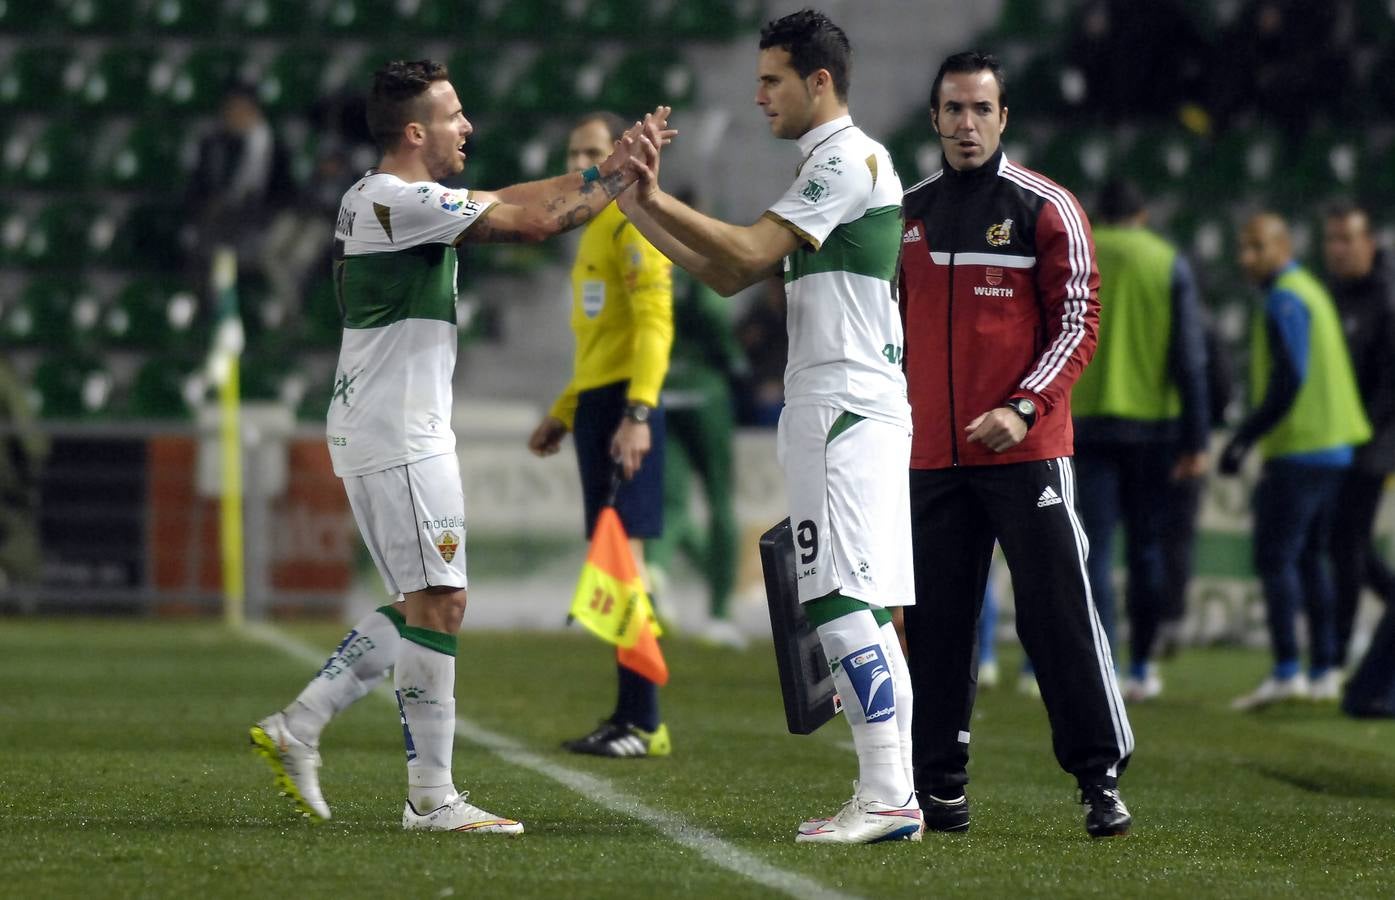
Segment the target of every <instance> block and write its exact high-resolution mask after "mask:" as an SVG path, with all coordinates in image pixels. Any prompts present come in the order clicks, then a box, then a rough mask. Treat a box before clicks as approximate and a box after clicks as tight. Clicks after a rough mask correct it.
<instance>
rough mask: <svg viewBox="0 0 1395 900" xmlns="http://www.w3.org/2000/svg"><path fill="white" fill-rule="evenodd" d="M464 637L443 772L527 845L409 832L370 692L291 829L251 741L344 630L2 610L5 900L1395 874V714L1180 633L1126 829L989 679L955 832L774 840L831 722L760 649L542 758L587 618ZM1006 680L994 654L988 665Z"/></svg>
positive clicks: (579, 718) (1187, 891) (677, 669)
mask: <svg viewBox="0 0 1395 900" xmlns="http://www.w3.org/2000/svg"><path fill="white" fill-rule="evenodd" d="M466 628H467V630H466V631H465V632H464V633H463V634H462V635H461V640H460V657H459V661H460V665H459V672H460V682H459V687H458V697H459V709H458V713H459V714H460V716H461V719H462V722H461V726H460V729H459V737H458V739H457V747H456V757H455V773H456V778H457V781H458V783H459V785H460V786H461V787H462V788H464V789H469V790H471V791H473V792H475V793H474V797H473V798H472V799H478V800H479V802H480V803H481V804H482V805H484V806H485V807H486V808H488V809H491V810H494V811H496V812H499V813H501V814H503V815H509V816H514V817H517V818H519V819H521V820H523V822H524V823H525V824H526V826H527V829H528V832H527V834H525V835H523V836H522V837H520V838H516V839H510V838H500V837H493V836H485V835H454V834H405V833H403V832H402V831H401V828H400V819H401V811H402V802H403V796H404V790H403V781H404V779H403V763H402V748H401V740H402V737H401V734H402V733H401V728H400V727H399V725H398V722H397V712H396V709H395V708H394V706H393V705H392V704H390V703H389V702H387V700H386V699H385V698H384V697H382V696H377V695H374V696H370V697H368V698H366V699H365V700H363V701H362V702H360V703H359V704H358V705H357V706H356V707H355V708H354V709H352V710H350V712H349V713H348V714H347V715H345V716H344V717H342V718H341V719H340V720H338V721H337V722H335V723H334V724H333V725H331V726H330V728H329V730H328V731H327V732H326V734H325V739H324V742H323V744H322V746H321V751H322V753H323V755H324V761H325V767H324V770H323V775H322V781H323V785H324V791H325V795H326V797H327V798H328V800H329V803H330V805H331V807H332V808H333V811H334V819H333V820H332V821H331V822H328V823H324V824H318V825H316V824H311V823H309V822H306V821H302V820H300V819H298V818H297V817H296V816H295V814H294V813H293V812H292V809H291V806H290V804H289V803H288V802H287V801H285V800H284V799H282V798H279V797H277V796H276V794H275V791H274V790H273V788H272V786H271V784H272V782H271V775H270V771H269V770H268V769H267V767H266V766H265V765H264V764H263V763H262V762H261V761H260V760H259V759H257V758H256V757H254V756H253V754H252V753H250V752H249V751H248V749H247V728H248V726H249V725H250V724H251V723H252V722H253V721H254V720H255V719H256V718H258V717H259V716H262V715H265V714H266V713H268V712H270V711H272V710H274V709H275V708H277V707H278V706H279V705H281V704H283V703H284V702H286V701H287V700H288V699H289V698H290V697H291V696H292V695H293V694H294V692H295V691H296V690H298V689H299V687H300V686H301V685H302V684H303V683H304V681H305V679H306V678H307V677H308V676H309V675H310V674H311V673H312V672H313V670H314V668H315V664H314V663H313V662H307V657H306V655H305V654H306V653H307V652H309V651H308V650H307V649H306V648H313V653H314V654H315V656H316V657H319V656H323V655H327V654H328V652H329V650H330V649H331V648H332V647H333V646H334V644H335V643H336V642H337V640H338V638H339V637H340V636H341V629H339V628H338V627H334V626H324V625H314V626H295V627H289V628H284V629H281V628H278V629H276V630H275V631H273V632H271V633H270V634H267V633H265V632H256V631H254V632H251V633H249V634H244V635H238V634H234V633H232V632H229V631H227V630H225V629H224V628H222V627H221V626H217V625H213V624H202V623H196V624H169V623H157V622H132V621H100V622H98V621H86V620H76V621H75V620H20V619H7V620H0V647H3V650H4V652H3V653H0V685H2V686H3V691H0V760H3V765H0V872H3V873H4V874H3V879H4V880H3V887H0V893H4V894H13V895H15V896H32V897H48V896H75V895H78V894H84V895H94V896H144V897H174V896H204V897H223V896H253V895H260V896H267V895H271V894H275V895H278V896H325V897H327V896H389V895H390V896H401V897H449V896H457V897H465V896H475V897H505V896H507V897H547V898H557V897H641V896H650V897H714V896H723V897H754V896H781V895H785V896H796V897H817V896H830V897H832V896H862V897H891V896H917V897H929V896H989V897H991V896H1116V897H1136V896H1163V897H1174V896H1175V897H1198V896H1212V897H1214V896H1225V897H1228V898H1236V897H1261V896H1262V897H1273V896H1341V897H1358V896H1360V897H1389V896H1392V895H1393V894H1395V722H1389V721H1386V722H1358V721H1353V720H1350V719H1346V718H1344V717H1342V716H1341V715H1340V714H1339V713H1338V712H1337V710H1336V708H1335V706H1332V705H1326V706H1321V705H1313V704H1304V705H1295V706H1289V707H1286V708H1281V709H1276V710H1271V711H1269V712H1266V713H1262V714H1259V715H1248V716H1245V715H1237V714H1235V713H1231V712H1230V711H1228V710H1227V709H1226V704H1227V703H1228V702H1229V700H1230V698H1231V697H1232V696H1234V695H1235V694H1238V693H1240V692H1242V691H1244V690H1246V689H1248V688H1250V687H1252V686H1253V685H1254V683H1255V682H1256V681H1257V679H1258V678H1259V677H1261V675H1262V674H1263V672H1264V670H1265V668H1266V666H1267V661H1266V659H1267V658H1266V657H1265V656H1264V655H1262V654H1260V653H1257V652H1251V651H1229V650H1226V651H1193V652H1190V653H1188V654H1186V655H1185V656H1184V657H1183V658H1182V659H1181V660H1180V661H1179V662H1176V663H1173V664H1170V665H1168V666H1165V667H1164V676H1165V677H1166V678H1167V682H1168V693H1167V695H1166V696H1165V697H1164V699H1163V700H1162V701H1160V702H1157V703H1155V704H1153V705H1148V706H1139V707H1134V708H1133V716H1134V728H1135V731H1136V732H1137V736H1138V746H1139V748H1140V749H1139V752H1138V755H1137V756H1136V757H1135V759H1134V764H1133V767H1132V768H1131V770H1130V771H1129V773H1128V776H1127V777H1126V778H1125V780H1124V795H1125V798H1126V799H1127V801H1128V803H1129V806H1130V807H1131V809H1132V810H1133V812H1134V816H1135V826H1134V832H1133V834H1131V835H1130V836H1129V837H1127V838H1122V839H1114V840H1108V841H1090V840H1089V839H1087V838H1086V837H1085V832H1084V829H1083V828H1082V826H1081V814H1080V811H1079V808H1078V807H1077V806H1076V805H1075V795H1074V790H1073V789H1072V785H1071V783H1070V780H1069V779H1068V778H1067V777H1066V776H1065V775H1063V774H1062V773H1061V772H1060V771H1059V770H1058V769H1057V768H1056V765H1055V762H1054V760H1053V759H1052V757H1051V753H1050V748H1049V740H1048V737H1047V729H1046V719H1045V715H1044V713H1043V712H1042V708H1041V705H1040V703H1039V702H1037V701H1033V700H1028V699H1025V698H1022V697H1019V696H1016V695H1015V694H1014V693H1012V692H1011V690H1002V689H999V690H998V691H995V692H986V693H985V694H984V695H983V696H982V698H981V700H980V703H979V706H978V709H979V713H978V717H977V720H976V722H975V732H974V746H975V757H974V763H973V767H972V769H971V774H972V775H973V776H974V782H973V784H972V785H971V797H972V800H973V804H974V819H973V826H972V831H971V832H970V833H969V834H968V835H959V836H944V835H937V834H928V835H926V838H925V841H924V842H923V843H920V844H904V843H903V844H895V845H884V846H874V847H847V848H843V847H827V846H819V847H812V846H806V845H799V846H797V845H795V844H794V842H793V835H794V830H795V827H796V826H797V825H798V823H799V821H800V820H801V819H802V818H804V817H807V816H810V815H815V814H819V813H824V814H831V813H832V812H834V811H835V810H836V809H837V808H838V805H839V804H840V803H841V802H842V801H843V800H845V799H846V798H847V796H848V795H849V793H850V791H851V787H850V784H849V781H850V779H851V778H852V777H853V773H854V772H855V763H854V759H853V754H852V752H851V750H850V749H849V747H848V742H849V735H848V731H847V728H846V726H845V725H843V723H842V722H840V721H835V722H833V723H831V724H830V725H828V726H826V727H825V728H824V729H823V730H822V731H820V732H819V733H818V734H816V735H814V736H813V737H808V738H799V737H793V736H791V735H789V734H786V733H785V731H784V723H783V717H782V714H781V711H780V706H779V703H780V701H779V688H778V686H777V684H776V680H775V665H774V659H773V656H772V654H771V652H770V649H769V647H767V646H764V645H763V644H761V645H758V646H756V647H754V648H753V649H751V650H749V651H746V652H744V653H732V652H727V651H719V650H713V649H709V648H705V647H701V646H699V645H697V644H695V643H693V642H691V641H687V640H684V639H682V638H681V637H680V638H678V639H675V640H672V641H668V642H666V644H667V647H666V653H667V654H668V658H669V664H670V666H671V667H672V670H673V681H672V685H671V687H670V688H669V689H667V690H666V691H665V710H666V715H667V717H668V718H667V721H668V724H669V727H670V728H671V729H672V730H673V735H674V746H675V750H674V755H673V756H672V757H671V758H669V759H662V760H638V761H633V760H631V761H621V760H605V759H592V758H581V757H576V756H572V755H569V754H565V753H563V752H562V751H561V750H559V749H558V748H557V743H558V741H560V740H561V739H563V738H566V737H572V736H574V735H575V734H577V733H580V732H581V731H583V730H585V729H586V728H587V727H589V726H590V725H591V724H593V723H592V721H591V718H590V717H591V716H592V715H593V714H594V713H596V712H597V711H599V710H600V709H601V708H602V707H603V706H604V705H605V703H606V702H607V700H608V698H609V695H610V680H611V679H613V669H612V665H613V664H612V663H610V662H609V661H608V659H607V654H606V652H605V648H604V647H602V646H601V645H600V644H598V643H597V642H596V641H595V640H594V639H593V638H590V637H588V636H586V635H583V634H579V633H569V634H536V633H535V634H526V635H525V634H503V633H493V632H490V633H481V632H472V631H470V630H469V626H468V619H467V626H466ZM1006 668H1007V670H1008V671H1012V668H1013V667H1012V666H1011V664H1009V665H1008V666H1006Z"/></svg>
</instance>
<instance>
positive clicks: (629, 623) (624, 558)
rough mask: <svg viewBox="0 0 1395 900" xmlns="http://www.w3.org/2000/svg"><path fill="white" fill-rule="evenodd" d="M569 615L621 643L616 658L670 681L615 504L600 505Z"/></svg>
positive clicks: (656, 627) (652, 676)
mask: <svg viewBox="0 0 1395 900" xmlns="http://www.w3.org/2000/svg"><path fill="white" fill-rule="evenodd" d="M571 614H572V618H574V619H576V620H577V621H578V622H580V623H581V624H583V625H585V626H586V627H587V628H588V629H590V630H591V631H592V632H594V633H595V634H596V636H597V637H599V638H600V639H601V640H603V641H607V642H609V643H612V644H614V645H615V646H616V647H617V648H619V651H620V661H621V662H622V663H624V664H625V665H626V666H627V667H629V668H631V669H634V670H635V671H637V672H639V673H640V674H641V675H644V676H645V677H646V678H649V680H651V681H653V682H655V683H656V684H664V683H665V682H667V681H668V666H667V665H666V664H665V662H664V658H663V654H662V653H660V652H659V645H658V642H657V641H656V640H655V638H657V637H658V636H659V635H660V634H661V633H662V632H661V631H660V629H659V623H658V621H657V620H656V619H655V618H654V607H653V605H652V604H651V603H650V600H649V595H648V594H647V593H645V591H644V583H643V582H642V581H641V580H640V577H639V569H638V568H637V567H636V566H635V561H634V557H633V556H631V554H630V543H629V538H628V537H627V536H626V535H625V526H623V525H621V524H620V516H619V515H618V514H617V513H616V512H615V508H614V507H611V506H607V507H605V508H603V509H602V510H601V513H600V515H599V516H598V517H597V518H596V528H595V531H594V532H593V533H592V535H591V549H590V551H589V552H588V553H587V554H586V565H585V566H583V567H582V569H581V578H580V579H579V580H578V581H577V585H576V594H575V596H573V597H572V608H571Z"/></svg>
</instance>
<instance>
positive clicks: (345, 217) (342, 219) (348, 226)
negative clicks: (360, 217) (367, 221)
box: [334, 206, 356, 237]
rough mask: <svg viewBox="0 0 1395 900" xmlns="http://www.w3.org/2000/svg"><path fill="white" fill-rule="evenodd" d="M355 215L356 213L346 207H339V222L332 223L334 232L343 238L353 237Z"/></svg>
mask: <svg viewBox="0 0 1395 900" xmlns="http://www.w3.org/2000/svg"><path fill="white" fill-rule="evenodd" d="M355 215H356V213H355V212H354V211H353V210H352V209H349V208H348V207H347V206H341V207H339V221H337V222H335V223H334V230H335V231H336V232H338V233H339V234H342V235H344V236H345V237H353V236H354V216H355Z"/></svg>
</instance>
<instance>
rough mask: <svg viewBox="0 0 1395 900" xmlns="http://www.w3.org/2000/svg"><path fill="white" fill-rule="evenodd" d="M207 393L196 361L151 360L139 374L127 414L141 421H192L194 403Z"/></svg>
mask: <svg viewBox="0 0 1395 900" xmlns="http://www.w3.org/2000/svg"><path fill="white" fill-rule="evenodd" d="M205 389H206V387H205V380H204V377H203V373H202V371H201V367H200V361H199V360H197V359H196V358H195V357H183V356H177V357H166V356H152V357H151V358H149V359H147V360H146V361H145V362H144V363H143V364H141V366H140V368H139V369H137V370H136V376H135V378H134V379H133V380H132V381H131V389H130V393H129V395H128V396H127V398H126V402H125V404H124V408H125V412H126V414H127V415H129V416H132V417H134V418H138V419H165V420H171V419H181V420H187V419H191V418H193V406H192V405H191V401H192V402H194V403H197V402H199V401H201V400H202V399H203V395H204V391H205Z"/></svg>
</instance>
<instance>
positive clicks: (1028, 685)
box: [1017, 672, 1041, 699]
mask: <svg viewBox="0 0 1395 900" xmlns="http://www.w3.org/2000/svg"><path fill="white" fill-rule="evenodd" d="M1017 693H1019V694H1021V695H1022V696H1024V697H1036V698H1038V699H1040V697H1041V685H1039V684H1037V676H1035V675H1033V674H1032V673H1031V672H1023V673H1022V674H1021V675H1018V676H1017Z"/></svg>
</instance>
